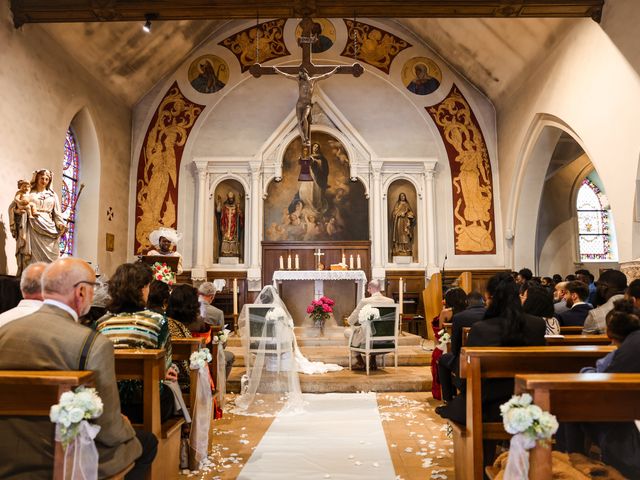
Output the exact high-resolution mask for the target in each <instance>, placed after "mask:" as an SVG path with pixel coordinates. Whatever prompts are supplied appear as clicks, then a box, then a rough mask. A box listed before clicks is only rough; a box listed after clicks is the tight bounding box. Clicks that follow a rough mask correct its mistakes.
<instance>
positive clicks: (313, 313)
mask: <svg viewBox="0 0 640 480" xmlns="http://www.w3.org/2000/svg"><path fill="white" fill-rule="evenodd" d="M335 304H336V302H334V301H333V300H331V299H330V298H329V297H324V296H323V297H320V298H319V299H317V300H313V301H312V302H311V303H310V304H309V306H308V307H307V313H308V314H309V316H310V317H311V318H312V319H313V324H314V325H315V326H316V327H319V328H320V329H323V328H324V322H325V321H326V320H327V318H329V314H331V313H333V306H334V305H335Z"/></svg>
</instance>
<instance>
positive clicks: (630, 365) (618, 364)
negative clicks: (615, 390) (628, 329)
mask: <svg viewBox="0 0 640 480" xmlns="http://www.w3.org/2000/svg"><path fill="white" fill-rule="evenodd" d="M638 352H640V330H636V331H635V332H633V333H631V334H629V335H628V336H627V338H625V340H624V342H622V344H621V345H620V347H618V350H616V353H615V355H614V356H613V360H612V361H611V363H610V364H609V367H607V369H606V370H605V373H640V355H639V354H638Z"/></svg>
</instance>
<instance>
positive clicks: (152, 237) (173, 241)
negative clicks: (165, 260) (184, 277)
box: [147, 227, 182, 274]
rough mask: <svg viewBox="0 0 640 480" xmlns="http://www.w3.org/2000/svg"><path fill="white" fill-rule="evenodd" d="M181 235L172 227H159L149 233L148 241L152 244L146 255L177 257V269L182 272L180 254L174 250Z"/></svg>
mask: <svg viewBox="0 0 640 480" xmlns="http://www.w3.org/2000/svg"><path fill="white" fill-rule="evenodd" d="M181 237H182V236H181V235H180V234H179V233H178V232H176V231H175V230H174V229H173V228H166V227H160V228H158V229H157V230H154V231H153V232H151V233H150V234H149V241H150V242H151V245H153V246H154V248H153V249H152V250H149V251H148V252H147V255H158V256H161V257H178V269H177V270H178V271H177V272H175V273H178V274H180V273H182V255H180V254H179V253H178V252H177V251H174V250H173V248H175V247H176V246H177V245H178V242H179V241H180V238H181Z"/></svg>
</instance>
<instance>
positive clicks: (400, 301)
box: [398, 277, 404, 315]
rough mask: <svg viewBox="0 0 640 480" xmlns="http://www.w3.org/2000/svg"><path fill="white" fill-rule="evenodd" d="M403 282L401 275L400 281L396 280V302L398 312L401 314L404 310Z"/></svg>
mask: <svg viewBox="0 0 640 480" xmlns="http://www.w3.org/2000/svg"><path fill="white" fill-rule="evenodd" d="M403 297H404V282H403V281H402V277H400V281H399V282H398V304H399V313H400V315H402V312H403V310H404V303H403V300H404V299H403Z"/></svg>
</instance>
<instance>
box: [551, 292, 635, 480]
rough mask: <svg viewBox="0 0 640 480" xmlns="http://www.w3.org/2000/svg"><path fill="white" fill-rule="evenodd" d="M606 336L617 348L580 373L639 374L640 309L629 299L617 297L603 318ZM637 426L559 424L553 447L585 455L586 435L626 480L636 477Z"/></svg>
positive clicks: (607, 423) (631, 423)
mask: <svg viewBox="0 0 640 480" xmlns="http://www.w3.org/2000/svg"><path fill="white" fill-rule="evenodd" d="M606 322H607V335H608V336H609V338H611V340H612V341H613V342H614V344H616V345H618V349H617V350H615V351H614V352H611V353H610V354H608V355H607V356H605V357H604V358H601V359H600V360H598V362H597V363H596V367H595V368H593V367H590V368H591V369H583V370H582V372H585V370H586V372H587V373H589V372H597V373H640V356H639V355H638V351H639V350H640V311H638V309H636V308H635V307H634V305H633V301H631V300H626V299H625V300H617V301H616V302H614V308H613V310H611V311H610V312H609V313H608V314H607V317H606ZM639 428H640V427H638V426H636V424H635V423H634V422H592V423H588V422H584V423H561V424H560V428H559V429H558V433H557V434H556V449H557V450H560V451H563V452H570V453H582V454H585V455H587V454H588V453H589V452H588V451H586V448H585V447H586V446H587V442H586V441H585V440H586V438H590V439H591V440H592V442H594V443H595V444H597V445H598V446H599V447H600V451H601V458H602V461H603V462H604V463H606V464H607V465H611V466H612V467H614V468H616V469H618V470H619V471H620V472H621V473H622V474H623V475H625V476H626V477H627V478H630V479H636V478H640V431H638V430H639Z"/></svg>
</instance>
